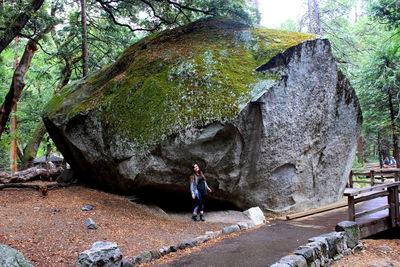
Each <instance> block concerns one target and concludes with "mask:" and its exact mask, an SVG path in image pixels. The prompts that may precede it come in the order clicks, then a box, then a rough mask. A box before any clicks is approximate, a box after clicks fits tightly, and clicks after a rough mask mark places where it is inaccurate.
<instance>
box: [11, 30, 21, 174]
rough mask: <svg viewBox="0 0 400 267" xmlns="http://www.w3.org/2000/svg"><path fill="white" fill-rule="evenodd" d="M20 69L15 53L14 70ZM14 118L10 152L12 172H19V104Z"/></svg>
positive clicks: (17, 41) (17, 40) (16, 39)
mask: <svg viewBox="0 0 400 267" xmlns="http://www.w3.org/2000/svg"><path fill="white" fill-rule="evenodd" d="M18 45H19V37H18V36H17V38H15V47H18ZM17 68H18V53H15V57H14V70H16V69H17ZM12 111H13V112H14V113H13V116H12V119H11V131H10V132H11V138H12V139H11V151H10V161H11V164H10V169H11V171H12V172H16V171H18V167H17V166H18V165H17V150H18V149H17V148H18V147H17V138H16V134H17V103H15V105H14V106H13V107H12Z"/></svg>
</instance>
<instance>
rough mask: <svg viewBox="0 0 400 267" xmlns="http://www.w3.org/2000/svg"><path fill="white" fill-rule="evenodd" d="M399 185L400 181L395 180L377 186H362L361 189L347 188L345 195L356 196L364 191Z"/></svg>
mask: <svg viewBox="0 0 400 267" xmlns="http://www.w3.org/2000/svg"><path fill="white" fill-rule="evenodd" d="M399 185H400V182H393V183H385V184H382V185H376V186H372V187H365V188H360V189H356V188H345V190H344V195H345V196H356V195H359V194H362V193H367V192H371V191H376V190H381V189H385V188H388V187H393V186H399Z"/></svg>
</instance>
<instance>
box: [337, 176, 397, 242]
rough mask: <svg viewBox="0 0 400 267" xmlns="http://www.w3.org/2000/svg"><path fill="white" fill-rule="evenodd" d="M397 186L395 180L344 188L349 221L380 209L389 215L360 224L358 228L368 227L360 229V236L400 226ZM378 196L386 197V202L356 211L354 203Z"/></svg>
mask: <svg viewBox="0 0 400 267" xmlns="http://www.w3.org/2000/svg"><path fill="white" fill-rule="evenodd" d="M399 186H400V182H399V181H396V182H392V183H384V184H381V185H376V186H371V187H365V188H361V189H356V188H346V189H345V191H344V195H345V196H347V200H348V215H349V220H350V221H356V219H358V218H360V217H363V216H367V215H370V214H373V213H376V212H379V211H382V210H386V209H388V210H389V216H388V217H384V218H380V219H379V222H378V220H377V221H376V222H368V223H365V224H363V225H360V228H362V227H366V228H368V229H364V230H361V231H362V233H364V234H362V237H365V236H368V235H372V234H376V233H378V232H381V231H385V230H388V229H390V228H392V227H397V226H400V211H399ZM360 195H361V196H360ZM358 196H359V197H358ZM380 197H387V204H385V205H382V206H379V207H373V208H371V209H369V210H364V211H361V212H358V213H357V212H356V207H355V205H356V204H358V203H361V202H365V201H368V200H372V199H375V198H380Z"/></svg>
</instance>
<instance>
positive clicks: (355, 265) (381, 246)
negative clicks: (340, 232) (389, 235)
mask: <svg viewBox="0 0 400 267" xmlns="http://www.w3.org/2000/svg"><path fill="white" fill-rule="evenodd" d="M361 242H362V243H363V244H364V246H365V247H364V249H363V250H361V251H360V252H358V253H355V254H353V255H350V256H347V257H345V258H343V259H341V260H340V261H338V262H336V263H335V264H334V265H333V267H349V266H351V267H400V239H364V240H361Z"/></svg>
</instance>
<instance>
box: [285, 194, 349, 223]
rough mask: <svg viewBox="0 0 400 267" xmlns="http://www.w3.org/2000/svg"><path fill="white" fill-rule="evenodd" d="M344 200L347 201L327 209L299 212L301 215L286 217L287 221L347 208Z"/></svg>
mask: <svg viewBox="0 0 400 267" xmlns="http://www.w3.org/2000/svg"><path fill="white" fill-rule="evenodd" d="M344 200H345V199H343V201H340V202H339V203H334V204H332V205H328V206H325V207H322V208H318V209H312V210H309V211H304V212H299V213H295V214H290V215H286V220H294V219H298V218H302V217H306V216H310V215H314V214H318V213H322V212H325V211H331V210H334V209H339V208H344V207H347V202H345V201H344Z"/></svg>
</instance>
